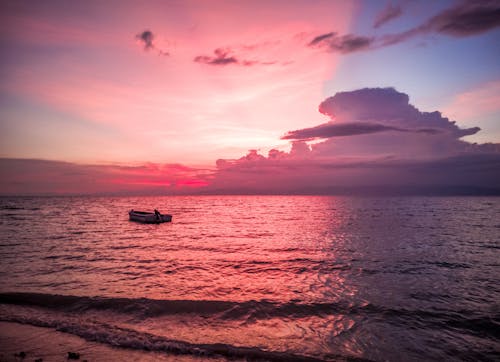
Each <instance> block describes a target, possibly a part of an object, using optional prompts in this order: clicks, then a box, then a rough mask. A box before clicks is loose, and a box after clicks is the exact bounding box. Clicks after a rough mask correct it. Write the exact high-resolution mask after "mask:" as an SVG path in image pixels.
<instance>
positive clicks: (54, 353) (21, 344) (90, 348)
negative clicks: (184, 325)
mask: <svg viewBox="0 0 500 362" xmlns="http://www.w3.org/2000/svg"><path fill="white" fill-rule="evenodd" d="M21 352H24V354H25V356H24V357H21ZM68 352H72V353H77V354H78V356H79V358H78V359H68ZM40 359H41V360H40ZM202 360H203V359H202V358H198V357H194V356H185V355H173V354H172V355H169V354H166V353H160V352H149V351H145V350H133V349H125V348H120V347H113V346H110V345H106V344H103V343H98V342H89V341H87V340H85V339H83V338H81V337H78V336H75V335H72V334H68V333H64V332H59V331H56V330H54V329H51V328H44V327H35V326H32V325H28V324H20V323H13V322H3V321H0V362H18V361H30V362H33V361H40V362H60V361H82V362H83V361H87V362H94V361H111V362H113V361H116V362H118V361H146V362H153V361H165V362H173V361H180V362H193V361H202ZM210 360H211V361H223V360H221V359H217V358H213V359H210Z"/></svg>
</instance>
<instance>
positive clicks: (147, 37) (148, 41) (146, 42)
mask: <svg viewBox="0 0 500 362" xmlns="http://www.w3.org/2000/svg"><path fill="white" fill-rule="evenodd" d="M135 37H136V39H138V40H139V41H140V42H141V43H142V45H143V46H144V50H145V51H149V50H156V51H158V54H159V55H165V56H167V55H169V53H168V52H167V51H165V50H162V49H160V48H158V47H157V46H156V44H155V42H154V39H155V35H154V34H153V32H152V31H151V30H144V31H143V32H142V33H139V34H137V35H136V36H135Z"/></svg>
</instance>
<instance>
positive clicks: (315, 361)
mask: <svg viewBox="0 0 500 362" xmlns="http://www.w3.org/2000/svg"><path fill="white" fill-rule="evenodd" d="M2 320H4V321H7V322H15V323H21V324H30V325H34V326H38V327H45V328H53V329H55V330H57V331H59V332H64V333H69V334H73V335H76V336H79V337H81V338H83V339H85V340H87V341H91V342H99V343H104V344H107V345H111V346H114V347H121V348H128V349H135V350H144V351H152V352H166V353H170V354H178V355H193V356H199V357H220V356H222V357H226V358H228V359H229V360H234V359H243V360H246V361H273V362H274V361H275V362H285V361H290V362H321V361H325V360H323V359H320V358H315V357H308V356H302V355H298V354H294V353H288V352H279V351H267V350H263V349H260V348H257V347H242V346H234V345H230V344H224V343H211V344H210V343H189V342H186V341H181V340H174V339H169V338H166V337H162V336H157V335H154V334H151V333H147V332H139V331H136V330H133V329H128V328H123V327H117V326H113V325H110V324H107V323H99V322H96V321H92V322H85V321H83V322H82V321H81V320H78V322H74V321H71V320H43V319H38V318H30V319H27V318H19V317H11V318H5V317H4V318H2ZM329 360H331V359H330V358H329ZM333 360H336V361H365V360H362V359H358V358H354V357H344V356H334V358H333Z"/></svg>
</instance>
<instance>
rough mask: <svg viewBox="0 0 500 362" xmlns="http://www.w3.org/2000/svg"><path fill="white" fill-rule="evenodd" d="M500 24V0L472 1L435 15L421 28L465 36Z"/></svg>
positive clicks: (479, 32) (485, 30)
mask: <svg viewBox="0 0 500 362" xmlns="http://www.w3.org/2000/svg"><path fill="white" fill-rule="evenodd" d="M499 26H500V2H499V1H470V2H464V3H462V4H460V5H457V6H455V7H453V8H450V9H448V10H445V11H443V12H442V13H440V14H438V15H436V16H434V17H433V18H431V19H430V20H429V21H428V22H427V23H426V24H425V25H423V26H422V27H421V30H422V31H435V32H438V33H442V34H446V35H450V36H455V37H465V36H470V35H475V34H481V33H484V32H487V31H489V30H492V29H494V28H496V27H499Z"/></svg>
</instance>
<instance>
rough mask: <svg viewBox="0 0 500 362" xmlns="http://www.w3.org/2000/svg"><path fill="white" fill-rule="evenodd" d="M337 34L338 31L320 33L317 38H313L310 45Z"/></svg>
mask: <svg viewBox="0 0 500 362" xmlns="http://www.w3.org/2000/svg"><path fill="white" fill-rule="evenodd" d="M335 35H336V33H334V32H331V33H326V34H322V35H318V36H317V37H316V38H314V39H313V40H311V41H310V42H309V44H308V45H309V46H313V45H316V44H318V43H321V42H322V41H324V40H326V39H329V38H331V37H333V36H335Z"/></svg>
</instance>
